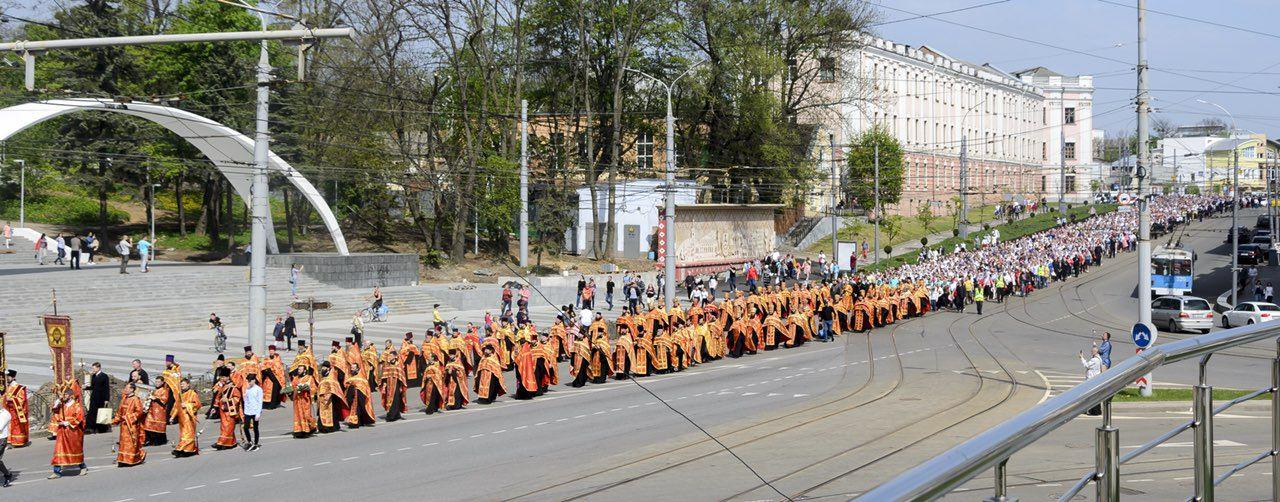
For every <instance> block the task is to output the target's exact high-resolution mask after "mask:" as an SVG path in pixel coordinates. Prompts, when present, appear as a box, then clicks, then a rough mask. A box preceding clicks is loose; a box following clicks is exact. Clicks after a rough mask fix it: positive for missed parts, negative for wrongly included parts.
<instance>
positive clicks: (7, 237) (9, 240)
mask: <svg viewBox="0 0 1280 502" xmlns="http://www.w3.org/2000/svg"><path fill="white" fill-rule="evenodd" d="M3 233H4V248H5V249H12V248H13V227H10V226H9V222H7V221H6V222H4V232H3ZM0 453H2V452H0Z"/></svg>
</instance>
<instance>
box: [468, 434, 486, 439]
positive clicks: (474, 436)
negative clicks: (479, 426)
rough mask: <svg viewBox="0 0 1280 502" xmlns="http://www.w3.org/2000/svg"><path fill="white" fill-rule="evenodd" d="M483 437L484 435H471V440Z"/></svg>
mask: <svg viewBox="0 0 1280 502" xmlns="http://www.w3.org/2000/svg"><path fill="white" fill-rule="evenodd" d="M483 435H484V434H472V435H471V439H475V438H478V437H480V436H483Z"/></svg>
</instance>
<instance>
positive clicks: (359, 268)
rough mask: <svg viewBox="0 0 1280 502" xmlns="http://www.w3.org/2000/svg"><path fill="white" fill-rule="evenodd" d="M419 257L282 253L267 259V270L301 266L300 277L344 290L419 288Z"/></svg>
mask: <svg viewBox="0 0 1280 502" xmlns="http://www.w3.org/2000/svg"><path fill="white" fill-rule="evenodd" d="M418 261H419V260H418V255H417V254H399V253H352V254H350V255H348V256H342V255H339V254H336V253H285V254H276V255H268V256H267V267H270V268H289V267H290V266H291V265H293V264H294V263H297V264H299V265H302V266H303V267H304V268H303V270H302V273H304V274H306V275H307V276H309V277H313V278H315V279H316V280H318V281H320V282H323V283H325V284H332V285H334V286H339V287H343V288H372V287H374V286H412V285H416V284H418Z"/></svg>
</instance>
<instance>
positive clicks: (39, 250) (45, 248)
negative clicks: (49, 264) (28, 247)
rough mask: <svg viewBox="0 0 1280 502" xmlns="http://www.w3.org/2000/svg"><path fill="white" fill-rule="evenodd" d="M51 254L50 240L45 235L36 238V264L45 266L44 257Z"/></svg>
mask: <svg viewBox="0 0 1280 502" xmlns="http://www.w3.org/2000/svg"><path fill="white" fill-rule="evenodd" d="M48 252H49V238H48V236H46V235H45V234H40V237H38V238H36V263H39V264H41V265H44V255H45V253H48Z"/></svg>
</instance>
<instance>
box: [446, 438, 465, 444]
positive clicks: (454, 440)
mask: <svg viewBox="0 0 1280 502" xmlns="http://www.w3.org/2000/svg"><path fill="white" fill-rule="evenodd" d="M456 441H462V438H453V439H450V440H449V441H448V442H450V443H453V442H456Z"/></svg>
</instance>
